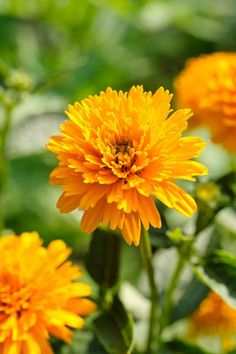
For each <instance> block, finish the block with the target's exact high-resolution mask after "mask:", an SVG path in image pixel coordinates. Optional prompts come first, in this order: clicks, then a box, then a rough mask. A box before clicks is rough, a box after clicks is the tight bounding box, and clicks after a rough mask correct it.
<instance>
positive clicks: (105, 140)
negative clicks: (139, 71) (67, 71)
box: [48, 86, 207, 245]
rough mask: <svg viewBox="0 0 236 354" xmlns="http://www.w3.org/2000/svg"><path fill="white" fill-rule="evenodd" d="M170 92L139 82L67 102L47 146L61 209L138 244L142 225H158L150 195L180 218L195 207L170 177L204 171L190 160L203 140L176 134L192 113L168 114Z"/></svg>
mask: <svg viewBox="0 0 236 354" xmlns="http://www.w3.org/2000/svg"><path fill="white" fill-rule="evenodd" d="M171 97H172V95H170V94H169V92H168V91H164V89H163V88H160V89H159V90H157V91H156V93H155V94H154V95H152V93H151V92H144V91H143V88H142V87H141V86H137V87H135V86H133V87H132V88H131V89H130V91H129V92H128V93H123V92H122V91H119V92H118V93H117V92H116V91H113V90H112V89H111V88H108V89H107V90H106V92H101V93H100V95H99V96H89V98H87V99H85V100H83V101H82V102H81V103H75V104H74V105H70V106H69V107H68V111H67V114H68V116H69V118H70V121H69V120H66V121H65V122H64V124H62V125H61V131H60V134H61V136H54V137H52V138H51V139H50V142H49V144H48V149H49V150H50V151H52V152H53V153H55V154H56V155H57V156H58V159H59V161H60V163H59V166H58V167H57V168H55V169H54V171H53V172H52V173H51V176H50V182H51V183H52V184H54V185H62V186H63V194H62V195H61V197H60V199H59V200H58V203H57V207H58V208H59V210H60V211H61V212H62V213H67V212H70V211H72V210H73V209H76V208H79V209H82V210H85V213H84V215H83V217H82V221H81V228H82V230H84V231H85V232H88V233H90V232H92V231H93V230H95V229H96V227H97V226H98V224H99V223H100V222H101V221H102V222H103V224H105V225H108V224H109V225H110V228H111V229H116V228H117V227H118V228H119V229H121V232H122V234H123V237H124V238H125V240H126V242H127V243H128V244H131V243H132V242H133V243H134V244H135V245H138V244H139V239H140V227H141V222H142V224H143V225H144V227H145V228H146V229H148V228H149V224H151V225H152V226H154V227H160V226H161V218H160V215H159V213H158V210H157V208H156V206H155V203H154V201H153V199H152V195H153V196H155V197H157V198H158V199H159V200H160V201H161V202H163V203H164V204H165V205H167V206H168V207H170V208H175V209H176V210H178V211H179V212H180V213H182V214H184V215H186V216H191V215H192V213H193V212H194V211H195V210H196V204H195V202H194V200H193V199H192V198H191V197H190V195H188V194H187V193H186V192H185V191H184V190H183V189H182V188H180V187H179V186H178V185H177V184H176V183H175V182H174V179H177V178H179V179H186V180H190V181H194V180H195V178H194V176H196V175H205V174H206V173H207V169H206V168H205V167H204V166H202V165H201V164H200V163H198V162H196V161H190V159H191V158H193V157H197V156H199V154H200V151H201V150H202V149H203V147H204V145H205V144H204V142H203V140H202V139H200V138H198V137H181V133H182V131H183V130H184V129H186V127H187V120H188V119H189V117H190V116H191V112H190V110H188V109H181V110H179V111H176V112H175V113H173V114H172V115H171V116H170V117H169V118H168V114H169V112H170V100H171ZM167 118H168V119H167Z"/></svg>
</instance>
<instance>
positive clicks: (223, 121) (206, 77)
mask: <svg viewBox="0 0 236 354" xmlns="http://www.w3.org/2000/svg"><path fill="white" fill-rule="evenodd" d="M175 89H176V93H177V96H176V97H177V100H176V102H177V106H178V107H189V108H191V109H192V110H193V113H194V117H193V119H192V121H191V124H192V126H193V127H195V126H199V125H205V126H208V127H209V128H210V130H211V132H212V136H213V141H214V142H217V143H221V144H222V145H223V146H224V147H225V148H226V149H229V150H231V151H233V152H236V53H234V52H232V53H230V52H217V53H212V54H209V55H202V56H200V57H197V58H192V59H190V60H188V61H187V62H186V66H185V68H184V69H183V70H182V72H181V73H180V74H179V75H178V76H177V78H176V80H175Z"/></svg>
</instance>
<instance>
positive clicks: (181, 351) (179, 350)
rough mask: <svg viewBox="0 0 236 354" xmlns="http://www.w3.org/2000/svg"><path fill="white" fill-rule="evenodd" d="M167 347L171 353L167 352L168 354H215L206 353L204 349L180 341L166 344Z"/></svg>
mask: <svg viewBox="0 0 236 354" xmlns="http://www.w3.org/2000/svg"><path fill="white" fill-rule="evenodd" d="M166 347H167V348H168V350H169V351H167V352H165V353H166V354H172V353H173V354H190V353H191V354H214V353H212V352H209V351H205V350H204V349H202V348H200V347H198V346H195V345H192V344H189V343H186V342H183V341H180V340H174V341H171V342H168V343H166ZM163 354H164V353H163Z"/></svg>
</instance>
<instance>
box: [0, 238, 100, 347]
mask: <svg viewBox="0 0 236 354" xmlns="http://www.w3.org/2000/svg"><path fill="white" fill-rule="evenodd" d="M70 253H71V250H70V249H69V248H67V247H66V245H65V243H64V242H63V241H61V240H56V241H52V242H51V243H50V244H49V245H48V247H47V248H44V247H42V241H41V240H40V238H39V236H38V234H37V233H36V232H32V233H23V234H22V235H21V236H19V237H18V236H13V235H10V236H6V237H2V238H0V255H1V257H0V354H53V351H52V349H51V346H50V344H49V341H48V338H49V335H53V336H56V337H58V338H60V339H62V340H64V341H66V342H70V341H71V336H72V332H71V330H70V328H81V327H82V325H83V322H84V320H83V319H82V318H81V316H82V315H86V314H88V313H90V312H91V311H92V310H93V309H94V308H95V304H94V303H93V302H92V301H90V300H88V299H85V298H83V297H84V296H88V295H90V294H91V288H90V286H89V285H87V284H83V283H78V282H75V281H74V280H75V279H77V278H78V277H80V275H81V272H80V270H79V268H78V267H77V266H73V265H72V264H71V262H69V261H66V259H67V258H68V256H69V254H70ZM65 261H66V262H65Z"/></svg>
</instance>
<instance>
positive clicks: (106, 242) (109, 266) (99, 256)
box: [87, 229, 120, 289]
mask: <svg viewBox="0 0 236 354" xmlns="http://www.w3.org/2000/svg"><path fill="white" fill-rule="evenodd" d="M119 256H120V239H119V237H117V235H115V234H113V233H111V232H107V231H105V230H99V229H97V230H96V231H95V232H94V233H93V237H92V241H91V243H90V247H89V253H88V256H87V270H88V272H89V273H90V275H91V276H92V278H93V279H94V280H95V281H96V282H97V283H98V284H99V285H100V286H101V287H102V288H103V289H109V288H111V287H113V286H114V285H115V284H116V282H117V280H118V271H119V259H120V257H119Z"/></svg>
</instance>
